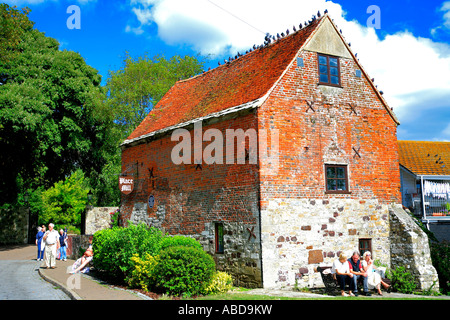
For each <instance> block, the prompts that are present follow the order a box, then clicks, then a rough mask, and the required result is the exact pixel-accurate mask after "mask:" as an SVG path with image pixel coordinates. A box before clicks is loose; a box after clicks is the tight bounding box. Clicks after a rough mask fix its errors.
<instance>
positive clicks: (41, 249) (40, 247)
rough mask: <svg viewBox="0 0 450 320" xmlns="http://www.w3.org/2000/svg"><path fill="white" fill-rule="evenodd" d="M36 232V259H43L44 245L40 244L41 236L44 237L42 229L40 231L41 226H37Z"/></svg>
mask: <svg viewBox="0 0 450 320" xmlns="http://www.w3.org/2000/svg"><path fill="white" fill-rule="evenodd" d="M37 229H38V232H37V234H36V245H37V249H38V252H37V259H36V260H37V261H42V260H44V246H43V245H42V238H43V237H44V231H45V230H44V231H42V227H38V228H37Z"/></svg>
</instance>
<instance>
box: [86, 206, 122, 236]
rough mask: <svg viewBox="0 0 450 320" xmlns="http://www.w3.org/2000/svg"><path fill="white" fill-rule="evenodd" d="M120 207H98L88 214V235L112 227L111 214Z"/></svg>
mask: <svg viewBox="0 0 450 320" xmlns="http://www.w3.org/2000/svg"><path fill="white" fill-rule="evenodd" d="M117 209H119V208H118V207H96V208H92V209H91V210H89V211H88V212H87V213H86V234H94V233H96V232H97V231H98V230H102V229H108V228H110V226H111V213H112V212H115V211H116V210H117Z"/></svg>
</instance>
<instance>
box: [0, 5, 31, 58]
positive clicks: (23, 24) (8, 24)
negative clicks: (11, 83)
mask: <svg viewBox="0 0 450 320" xmlns="http://www.w3.org/2000/svg"><path fill="white" fill-rule="evenodd" d="M29 12H30V9H28V8H23V9H22V10H17V7H15V6H14V7H10V6H8V5H7V4H5V3H1V4H0V61H8V60H10V59H12V58H14V57H15V56H16V55H17V54H18V50H17V47H18V44H19V43H20V39H21V36H22V34H23V33H24V32H26V31H28V30H30V29H31V28H32V27H33V22H31V21H30V20H29V19H28V13H29Z"/></svg>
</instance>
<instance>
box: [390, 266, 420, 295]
mask: <svg viewBox="0 0 450 320" xmlns="http://www.w3.org/2000/svg"><path fill="white" fill-rule="evenodd" d="M389 277H390V279H391V283H392V289H393V290H394V291H398V292H401V293H406V294H411V293H413V292H414V291H415V290H416V287H417V286H416V282H415V279H414V276H413V275H412V274H411V273H409V272H408V271H407V270H406V268H405V267H403V266H400V267H397V268H395V270H390V273H389Z"/></svg>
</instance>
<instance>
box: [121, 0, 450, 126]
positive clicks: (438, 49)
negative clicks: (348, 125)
mask: <svg viewBox="0 0 450 320" xmlns="http://www.w3.org/2000/svg"><path fill="white" fill-rule="evenodd" d="M130 3H131V5H132V8H133V9H132V10H133V12H134V13H135V15H136V18H137V19H138V21H139V23H140V25H138V27H137V28H135V29H136V30H139V32H140V31H142V30H145V26H147V25H150V24H152V23H155V24H156V25H157V26H158V36H159V37H160V38H161V39H162V40H163V41H165V42H166V43H168V44H187V45H189V46H191V47H192V48H194V49H195V50H197V51H199V52H201V53H203V54H215V55H235V54H236V53H237V52H238V51H239V52H241V53H242V52H245V50H247V49H249V48H250V47H252V46H253V44H262V43H263V41H264V33H265V32H269V33H271V34H277V33H281V32H284V31H285V30H286V29H287V28H289V29H290V30H291V31H292V26H293V25H295V26H297V27H298V25H299V23H304V21H307V20H309V19H311V17H312V15H313V14H316V13H317V10H320V11H321V12H323V11H324V9H328V11H329V14H330V16H331V17H332V18H333V19H334V21H335V23H336V24H337V25H338V28H339V29H342V32H343V35H344V36H345V38H346V41H347V42H351V44H352V46H351V48H352V50H353V52H355V53H358V58H360V60H361V63H362V65H363V66H364V68H365V69H366V71H367V72H368V73H369V75H370V77H373V78H375V84H377V85H378V87H379V89H380V90H382V91H384V93H385V94H384V96H385V98H386V100H387V102H388V103H389V104H390V106H391V107H394V111H395V112H396V114H397V115H398V117H399V119H400V121H401V122H403V121H405V122H408V121H410V120H413V119H415V118H417V117H419V116H420V114H423V112H426V111H427V110H430V109H434V111H436V110H443V108H447V109H450V108H448V107H449V102H448V101H450V77H449V74H450V45H449V44H446V43H439V42H436V41H433V40H431V39H428V38H423V37H416V36H414V34H412V33H410V32H408V31H406V30H405V31H402V32H397V33H395V34H390V35H387V36H385V38H384V39H380V38H379V37H378V36H377V34H376V33H375V30H374V29H373V28H369V27H367V26H366V25H362V24H360V23H359V22H357V21H349V20H347V19H346V16H345V12H344V10H343V9H342V7H341V5H339V4H337V3H333V2H331V1H325V0H316V1H309V0H278V1H276V2H274V1H272V0H246V1H243V0H190V1H185V0H131V2H130ZM440 10H441V11H442V12H443V18H444V20H443V25H442V26H441V27H447V28H449V27H450V1H446V2H444V3H443V5H442V7H441V8H440ZM369 16H370V14H367V18H369ZM382 16H383V8H381V17H382ZM381 27H383V25H381ZM127 28H128V30H129V31H132V30H133V28H131V27H130V26H128V27H127ZM430 36H431V35H430ZM437 105H439V106H440V108H438V107H436V106H437ZM447 116H450V115H448V113H447ZM444 127H445V126H444ZM437 131H439V132H442V129H440V130H437Z"/></svg>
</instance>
